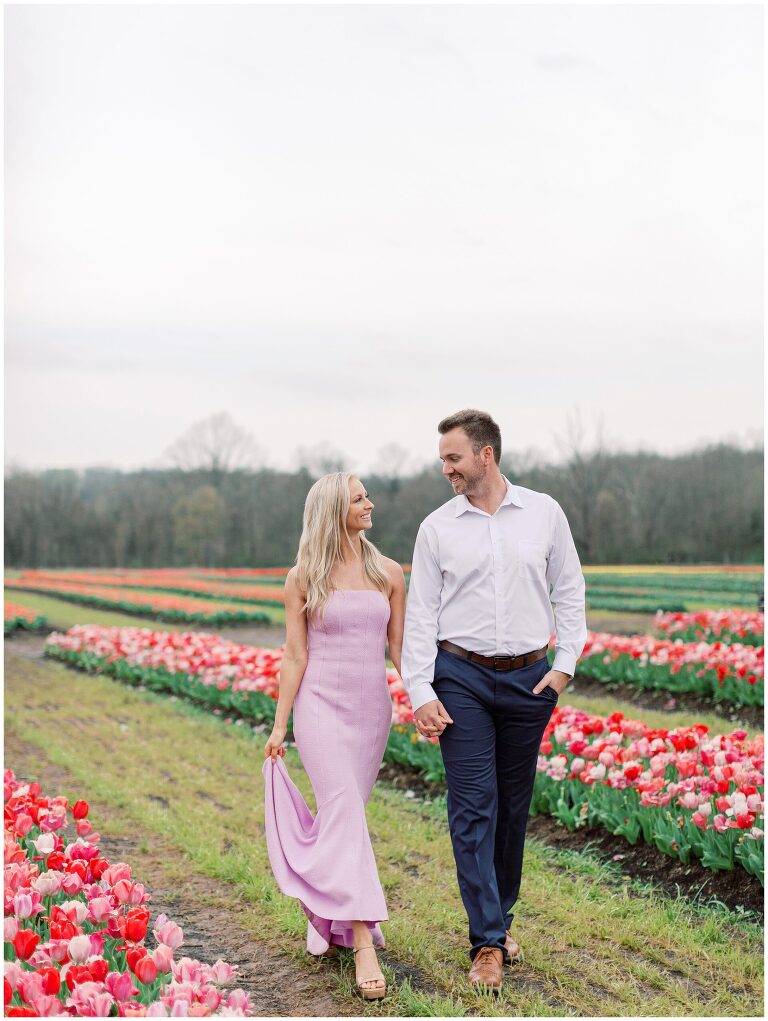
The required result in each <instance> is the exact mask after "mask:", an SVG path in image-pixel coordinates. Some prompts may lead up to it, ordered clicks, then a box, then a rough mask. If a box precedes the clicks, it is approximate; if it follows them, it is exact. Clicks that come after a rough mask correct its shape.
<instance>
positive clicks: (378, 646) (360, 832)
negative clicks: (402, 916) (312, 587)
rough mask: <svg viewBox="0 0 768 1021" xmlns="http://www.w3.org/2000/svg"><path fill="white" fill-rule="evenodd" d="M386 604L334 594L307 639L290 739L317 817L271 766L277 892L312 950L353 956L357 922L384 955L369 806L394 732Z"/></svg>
mask: <svg viewBox="0 0 768 1021" xmlns="http://www.w3.org/2000/svg"><path fill="white" fill-rule="evenodd" d="M388 621H389V600H388V599H387V597H386V596H385V595H384V593H383V592H377V591H373V590H369V589H362V590H347V589H343V590H337V591H335V592H333V593H332V594H331V597H330V599H329V600H328V603H327V604H326V610H325V619H324V620H323V621H322V622H319V623H318V626H316V627H312V626H310V627H309V629H308V641H307V647H308V662H307V669H306V671H305V672H304V677H303V679H302V682H301V686H300V687H299V691H298V694H297V696H296V701H295V704H294V709H293V733H294V737H295V739H296V748H297V749H298V752H299V755H300V756H301V761H302V764H303V766H304V768H305V769H306V771H307V773H308V775H309V779H310V781H311V783H312V789H313V790H314V793H315V799H316V801H317V813H316V814H315V816H314V817H313V815H312V813H311V812H310V810H309V808H308V807H307V805H306V803H305V801H304V799H303V797H302V796H301V793H300V792H299V790H298V789H297V788H296V786H295V785H294V783H293V782H292V780H291V779H290V777H289V775H288V771H287V769H286V768H285V764H284V762H283V760H282V759H281V758H278V760H277V762H276V763H274V764H273V763H272V760H271V759H267V760H266V761H265V763H264V769H263V772H264V777H265V781H266V783H265V830H266V838H267V850H268V852H269V860H270V863H271V865H272V871H273V872H274V874H275V879H276V880H277V885H278V886H279V887H280V889H281V890H282V892H283V893H284V894H287V895H288V896H289V897H297V898H298V899H299V901H300V903H301V906H302V908H303V909H304V912H305V913H306V915H307V918H308V919H309V926H308V932H307V949H308V950H309V952H310V953H311V954H321V953H323V952H324V951H325V950H327V949H328V946H329V945H330V944H335V945H338V946H345V947H351V946H352V926H351V924H350V923H351V921H352V920H360V921H365V922H367V923H368V927H369V928H370V930H371V935H372V938H373V942H374V943H375V944H377V945H383V942H384V940H383V937H382V933H381V929H380V927H379V923H380V922H382V921H386V919H387V909H386V905H385V903H384V894H383V891H382V889H381V883H380V882H379V876H378V872H377V870H376V861H375V859H374V856H373V848H372V847H371V839H370V836H369V834H368V826H367V823H366V818H365V805H366V802H367V801H368V797H369V795H370V793H371V790H372V789H373V784H374V782H375V780H376V776H377V775H378V772H379V767H380V766H381V761H382V757H383V755H384V748H385V746H386V743H387V737H388V736H389V728H390V726H391V723H392V701H391V699H390V696H389V688H388V685H387V675H386V665H385V659H384V652H385V647H386V641H387V623H388Z"/></svg>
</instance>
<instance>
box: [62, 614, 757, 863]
mask: <svg viewBox="0 0 768 1021" xmlns="http://www.w3.org/2000/svg"><path fill="white" fill-rule="evenodd" d="M46 653H47V655H49V656H51V657H55V658H58V659H61V660H63V661H65V662H67V663H69V664H71V665H74V666H77V667H79V668H80V669H82V670H86V671H88V672H96V673H98V672H104V673H107V674H109V675H110V676H113V677H115V678H117V679H119V680H122V681H125V682H127V683H131V684H141V685H143V686H144V687H147V688H149V689H151V690H154V691H158V692H166V693H170V694H174V695H176V696H182V697H186V698H190V699H194V700H195V701H197V702H198V703H200V704H204V705H205V706H207V707H209V708H210V709H211V710H212V711H214V712H217V713H227V714H228V713H237V714H238V715H239V716H241V717H242V718H244V719H246V720H251V721H256V722H261V721H264V720H268V721H271V720H272V719H273V718H274V706H275V700H276V698H277V693H278V672H279V669H280V661H281V655H282V650H279V649H259V648H254V647H253V646H240V645H237V644H235V643H234V642H230V641H226V640H224V639H221V638H218V637H217V636H215V635H210V634H202V633H197V632H189V633H174V632H170V633H169V632H153V631H150V630H146V629H138V628H99V627H93V626H91V627H89V626H83V627H75V628H72V629H70V631H69V632H67V633H66V634H54V635H51V637H50V638H49V639H48V642H47V644H46ZM388 682H389V685H390V693H391V696H392V719H393V730H392V733H391V735H390V741H389V745H388V748H387V752H386V755H385V758H387V759H388V760H389V761H393V762H399V763H401V764H404V765H408V766H411V767H415V768H417V769H419V770H421V771H422V772H423V773H424V774H425V776H426V777H427V778H428V779H430V780H440V779H442V777H443V775H444V774H443V771H442V770H443V764H442V758H441V756H440V752H439V748H438V747H437V745H436V742H434V741H425V740H424V739H422V738H421V737H420V736H419V734H418V732H417V731H416V729H415V727H414V726H413V716H412V713H411V710H410V706H409V704H408V699H407V695H406V693H405V690H404V688H403V685H402V681H401V680H400V678H399V676H398V675H397V673H396V672H395V671H394V670H390V671H389V672H388ZM707 731H708V728H707V727H704V726H699V727H689V728H685V729H673V730H658V729H654V728H651V727H647V726H646V725H645V724H643V723H642V722H641V721H639V720H632V719H625V718H624V717H623V715H622V714H621V713H619V712H617V713H614V714H613V715H612V716H610V717H608V718H601V717H597V716H590V715H588V714H586V713H584V712H581V711H579V710H576V709H573V708H571V707H569V706H564V707H558V708H557V709H556V710H555V712H554V714H553V716H552V720H551V721H550V724H549V725H548V727H547V731H546V733H545V735H544V741H543V743H542V746H541V755H540V761H539V776H538V778H537V784H536V790H535V793H534V802H533V811H534V812H546V813H547V814H550V815H553V816H555V817H556V818H558V819H559V820H560V821H561V822H563V823H565V824H566V825H567V826H568V827H569V828H571V829H575V828H577V827H579V826H580V825H585V824H589V825H596V824H599V825H601V826H603V827H605V828H606V829H608V830H609V832H611V833H614V834H618V835H621V836H623V837H625V838H626V839H627V840H628V841H629V842H630V843H632V844H634V843H637V841H638V840H644V841H645V842H646V843H649V844H652V845H654V846H656V847H658V848H659V849H660V850H662V851H663V852H664V853H666V854H669V855H672V856H675V857H678V858H680V859H681V860H683V861H688V860H689V859H690V858H691V857H692V856H693V857H695V858H697V859H699V860H700V861H701V862H702V864H704V865H705V866H707V867H709V868H715V869H732V868H734V867H741V868H743V869H744V870H745V871H747V872H749V873H750V874H752V875H755V876H758V877H760V878H761V879H762V875H763V845H764V840H763V829H762V825H763V814H764V808H763V799H762V790H763V739H762V737H759V738H756V739H754V740H749V739H748V737H747V734H746V733H745V732H744V731H734V732H733V733H730V734H722V735H709V734H708V732H707Z"/></svg>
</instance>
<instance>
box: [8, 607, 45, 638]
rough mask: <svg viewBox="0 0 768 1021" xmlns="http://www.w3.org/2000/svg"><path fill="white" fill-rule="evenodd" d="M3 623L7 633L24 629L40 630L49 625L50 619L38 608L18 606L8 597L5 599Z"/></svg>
mask: <svg viewBox="0 0 768 1021" xmlns="http://www.w3.org/2000/svg"><path fill="white" fill-rule="evenodd" d="M3 623H4V628H5V634H6V635H9V634H11V633H12V632H14V631H18V630H22V629H23V630H26V631H39V630H40V629H41V628H44V627H47V626H48V621H47V620H46V619H45V617H43V616H41V615H40V614H39V613H38V612H37V610H30V609H29V608H28V607H26V606H18V605H17V604H16V603H11V602H9V601H8V600H7V599H6V600H5V601H4V607H3Z"/></svg>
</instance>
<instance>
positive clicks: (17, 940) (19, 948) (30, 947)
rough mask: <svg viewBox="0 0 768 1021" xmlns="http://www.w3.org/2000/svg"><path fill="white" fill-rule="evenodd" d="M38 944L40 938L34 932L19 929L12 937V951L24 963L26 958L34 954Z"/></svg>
mask: <svg viewBox="0 0 768 1021" xmlns="http://www.w3.org/2000/svg"><path fill="white" fill-rule="evenodd" d="M39 942H40V936H39V935H38V934H37V933H36V932H32V930H31V929H19V931H18V932H17V933H16V935H15V936H14V937H13V949H14V950H15V951H16V956H17V957H18V958H20V959H21V960H22V961H26V959H27V958H28V957H31V956H32V954H34V952H35V949H36V947H37V944H38V943H39Z"/></svg>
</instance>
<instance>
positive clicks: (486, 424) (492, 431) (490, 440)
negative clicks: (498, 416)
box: [437, 408, 501, 464]
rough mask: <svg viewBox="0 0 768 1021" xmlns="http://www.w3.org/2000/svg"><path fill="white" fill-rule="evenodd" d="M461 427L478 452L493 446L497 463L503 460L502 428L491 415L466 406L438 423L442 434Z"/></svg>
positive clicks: (438, 428)
mask: <svg viewBox="0 0 768 1021" xmlns="http://www.w3.org/2000/svg"><path fill="white" fill-rule="evenodd" d="M458 428H461V429H463V430H464V432H465V433H466V434H467V437H468V438H469V442H470V443H471V444H472V449H473V450H474V452H475V453H476V454H478V453H479V452H480V451H481V450H482V449H483V447H492V448H493V459H494V461H495V462H496V464H499V462H500V461H501V429H499V427H498V426H497V425H496V423H495V422H494V420H493V419H492V418H491V416H490V415H488V414H486V413H485V412H484V411H478V410H477V409H476V408H465V409H464V410H463V411H457V412H456V414H454V415H449V416H448V418H444V419H443V420H442V422H439V423H438V426H437V431H438V432H439V433H440V435H441V436H444V435H445V434H446V433H448V432H450V431H451V429H458Z"/></svg>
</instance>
